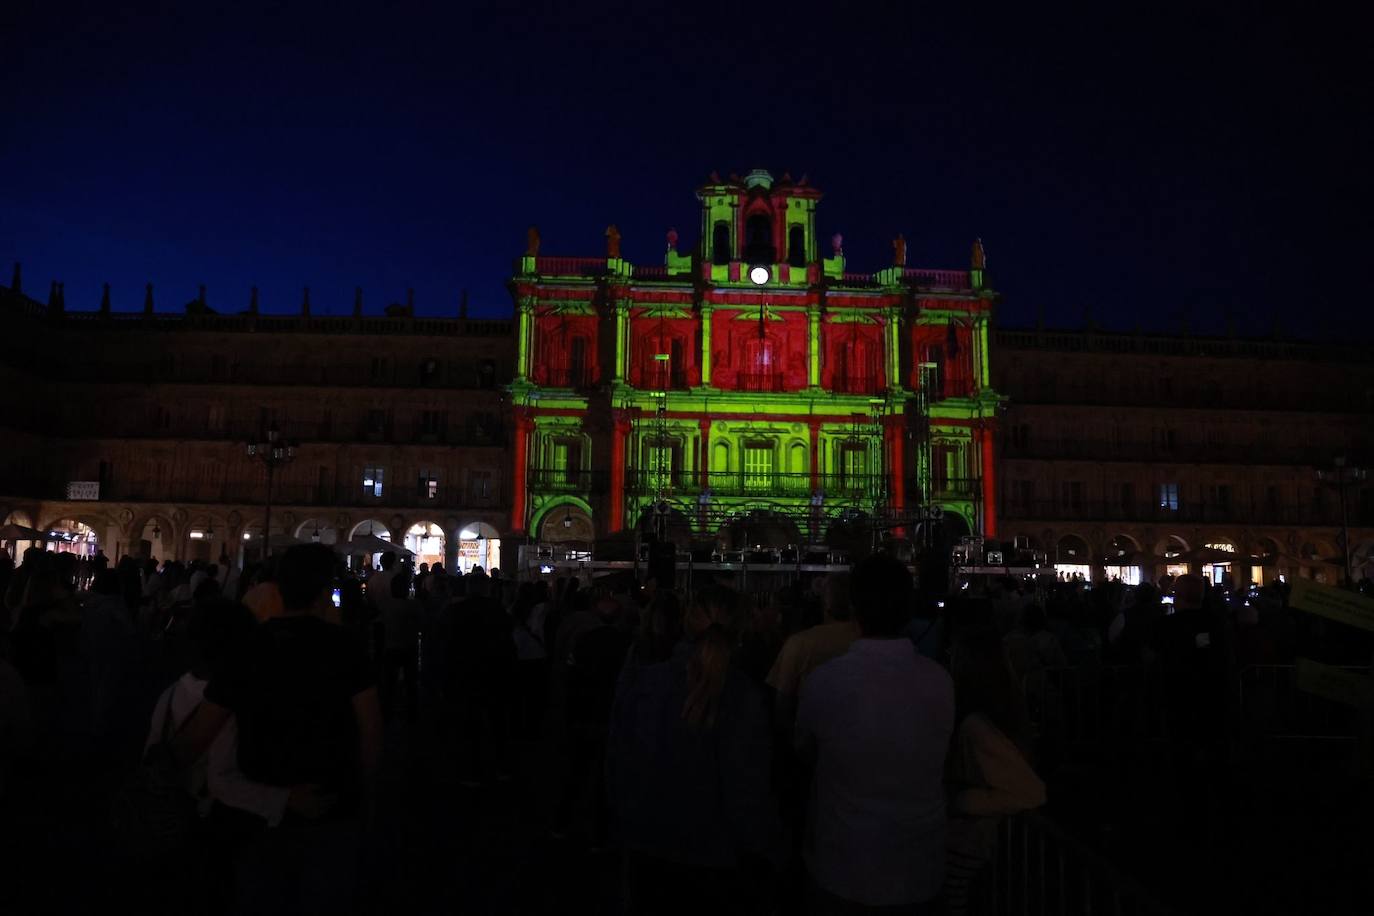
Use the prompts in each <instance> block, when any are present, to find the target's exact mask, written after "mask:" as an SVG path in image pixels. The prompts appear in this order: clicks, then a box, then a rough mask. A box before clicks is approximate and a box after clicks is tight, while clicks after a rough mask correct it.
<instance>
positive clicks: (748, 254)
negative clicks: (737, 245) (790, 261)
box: [744, 213, 777, 264]
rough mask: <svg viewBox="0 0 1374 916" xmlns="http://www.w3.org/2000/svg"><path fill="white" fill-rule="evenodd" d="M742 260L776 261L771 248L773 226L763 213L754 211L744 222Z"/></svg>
mask: <svg viewBox="0 0 1374 916" xmlns="http://www.w3.org/2000/svg"><path fill="white" fill-rule="evenodd" d="M744 260H745V261H748V262H749V263H750V264H772V263H774V262H776V261H777V254H776V252H775V251H774V249H773V226H772V224H771V223H770V222H769V219H768V215H767V214H765V213H755V214H754V215H753V216H751V217H749V220H748V222H746V223H745V224H744Z"/></svg>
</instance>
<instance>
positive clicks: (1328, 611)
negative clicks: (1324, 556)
mask: <svg viewBox="0 0 1374 916" xmlns="http://www.w3.org/2000/svg"><path fill="white" fill-rule="evenodd" d="M1288 603H1289V604H1290V605H1292V606H1293V607H1295V608H1298V609H1299V610H1303V611H1307V612H1308V613H1311V614H1316V615H1317V616H1318V617H1325V618H1326V619H1327V620H1335V621H1337V622H1339V623H1344V624H1349V625H1350V626H1352V627H1359V628H1360V629H1361V630H1370V631H1371V632H1374V599H1370V598H1365V597H1362V596H1360V595H1357V594H1355V593H1354V592H1348V591H1345V590H1344V589H1339V588H1333V587H1331V586H1330V585H1321V584H1319V583H1316V582H1313V581H1312V580H1311V579H1294V580H1293V591H1292V593H1291V594H1290V595H1289V597H1288Z"/></svg>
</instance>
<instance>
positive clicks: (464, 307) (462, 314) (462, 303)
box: [458, 290, 468, 318]
mask: <svg viewBox="0 0 1374 916" xmlns="http://www.w3.org/2000/svg"><path fill="white" fill-rule="evenodd" d="M458 317H459V318H467V317H468V291H467V290H463V295H462V297H461V298H460V299H459V300H458Z"/></svg>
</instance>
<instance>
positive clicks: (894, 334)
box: [883, 308, 902, 388]
mask: <svg viewBox="0 0 1374 916" xmlns="http://www.w3.org/2000/svg"><path fill="white" fill-rule="evenodd" d="M886 318H887V321H886V325H885V327H886V329H887V335H886V340H884V341H883V343H884V344H885V345H886V347H887V387H889V388H900V387H901V384H902V379H901V372H902V370H901V327H900V325H899V320H898V317H897V310H896V309H895V308H893V309H888V310H887V316H886Z"/></svg>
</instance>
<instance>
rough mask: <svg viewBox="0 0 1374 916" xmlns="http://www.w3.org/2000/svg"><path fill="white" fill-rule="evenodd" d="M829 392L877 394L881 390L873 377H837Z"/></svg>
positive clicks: (876, 379) (875, 377)
mask: <svg viewBox="0 0 1374 916" xmlns="http://www.w3.org/2000/svg"><path fill="white" fill-rule="evenodd" d="M831 390H832V391H834V392H836V393H838V394H877V393H878V392H879V391H880V390H881V386H880V385H879V384H878V378H877V376H875V375H869V374H865V375H837V376H835V378H834V380H833V381H832V382H831Z"/></svg>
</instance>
